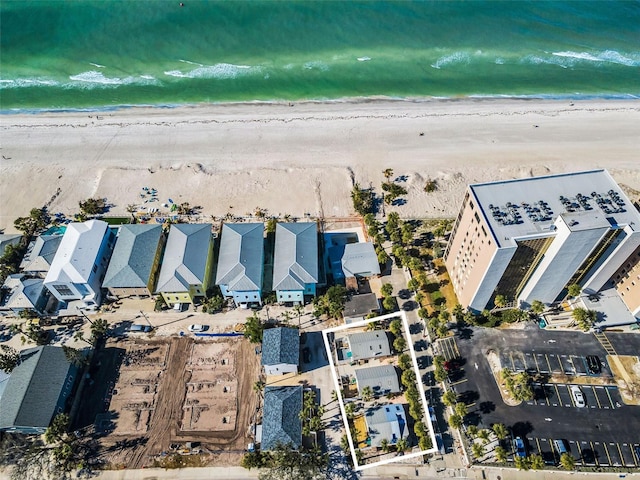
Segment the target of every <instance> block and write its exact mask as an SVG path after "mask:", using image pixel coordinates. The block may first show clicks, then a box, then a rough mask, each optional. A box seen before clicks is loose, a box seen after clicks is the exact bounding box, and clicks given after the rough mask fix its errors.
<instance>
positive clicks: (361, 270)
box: [342, 242, 380, 277]
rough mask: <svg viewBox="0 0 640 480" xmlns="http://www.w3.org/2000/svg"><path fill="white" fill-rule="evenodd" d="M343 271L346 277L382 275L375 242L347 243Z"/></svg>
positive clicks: (343, 258) (343, 257) (343, 256)
mask: <svg viewBox="0 0 640 480" xmlns="http://www.w3.org/2000/svg"><path fill="white" fill-rule="evenodd" d="M342 271H343V272H344V276H345V277H355V276H365V277H369V276H372V275H380V264H379V263H378V255H376V250H375V248H374V246H373V243H371V242H360V243H349V244H347V245H345V246H344V254H343V255H342Z"/></svg>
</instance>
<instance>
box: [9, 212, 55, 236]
mask: <svg viewBox="0 0 640 480" xmlns="http://www.w3.org/2000/svg"><path fill="white" fill-rule="evenodd" d="M50 222H51V217H49V213H48V212H47V209H46V208H32V209H31V211H30V212H29V216H28V217H18V218H16V220H15V221H14V222H13V225H14V226H15V227H16V229H17V230H19V231H21V232H22V233H24V235H25V237H26V238H27V240H29V239H30V238H31V237H33V235H34V234H36V233H37V232H39V231H41V230H44V229H45V228H46V227H47V225H49V223H50Z"/></svg>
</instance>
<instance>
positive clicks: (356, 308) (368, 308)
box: [342, 293, 380, 318]
mask: <svg viewBox="0 0 640 480" xmlns="http://www.w3.org/2000/svg"><path fill="white" fill-rule="evenodd" d="M378 310H380V305H379V304H378V297H377V296H376V294H375V293H361V294H359V295H352V296H351V298H349V299H348V300H347V301H346V303H345V304H344V311H343V312H342V314H343V315H344V317H345V318H347V317H357V316H363V315H367V314H368V313H371V312H377V311H378Z"/></svg>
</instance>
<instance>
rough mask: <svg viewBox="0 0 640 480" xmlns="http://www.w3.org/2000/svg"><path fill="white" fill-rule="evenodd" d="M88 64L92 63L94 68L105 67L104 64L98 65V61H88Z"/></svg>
mask: <svg viewBox="0 0 640 480" xmlns="http://www.w3.org/2000/svg"><path fill="white" fill-rule="evenodd" d="M89 65H93V66H94V67H96V68H106V67H105V66H104V65H100V64H99V63H93V62H89Z"/></svg>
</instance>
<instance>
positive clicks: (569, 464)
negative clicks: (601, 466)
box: [560, 453, 576, 470]
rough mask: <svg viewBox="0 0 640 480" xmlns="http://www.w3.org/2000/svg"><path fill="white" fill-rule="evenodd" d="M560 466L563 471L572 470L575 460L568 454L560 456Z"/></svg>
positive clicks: (574, 466)
mask: <svg viewBox="0 0 640 480" xmlns="http://www.w3.org/2000/svg"><path fill="white" fill-rule="evenodd" d="M560 465H561V466H562V468H564V469H565V470H573V469H575V468H576V459H575V458H573V456H572V455H570V454H568V453H563V454H562V455H560Z"/></svg>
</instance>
